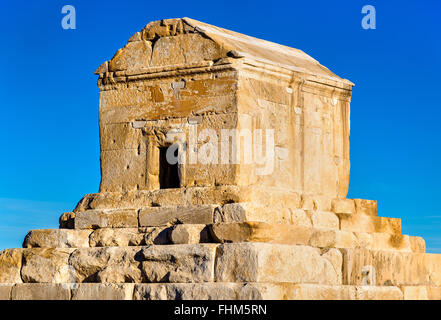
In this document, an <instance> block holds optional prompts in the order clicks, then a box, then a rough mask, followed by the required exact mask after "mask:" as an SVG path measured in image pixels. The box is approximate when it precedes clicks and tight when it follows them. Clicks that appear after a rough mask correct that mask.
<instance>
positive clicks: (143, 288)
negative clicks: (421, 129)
mask: <svg viewBox="0 0 441 320" xmlns="http://www.w3.org/2000/svg"><path fill="white" fill-rule="evenodd" d="M240 286H241V285H240V284H239V285H238V284H236V283H164V284H162V283H149V284H144V283H143V284H136V285H135V291H134V296H133V299H134V300H235V299H237V291H238V290H239V288H240Z"/></svg>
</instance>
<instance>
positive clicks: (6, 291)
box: [0, 283, 14, 300]
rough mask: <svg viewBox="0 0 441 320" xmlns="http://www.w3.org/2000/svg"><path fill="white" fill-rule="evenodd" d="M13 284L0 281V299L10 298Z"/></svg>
mask: <svg viewBox="0 0 441 320" xmlns="http://www.w3.org/2000/svg"><path fill="white" fill-rule="evenodd" d="M13 286H14V285H13V284H8V283H0V300H10V299H11V291H12V287H13Z"/></svg>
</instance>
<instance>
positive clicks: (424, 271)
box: [340, 249, 441, 286]
mask: <svg viewBox="0 0 441 320" xmlns="http://www.w3.org/2000/svg"><path fill="white" fill-rule="evenodd" d="M340 251H341V252H342V254H343V284H349V285H361V284H362V283H363V279H364V277H365V275H364V272H363V270H364V268H365V267H367V266H369V268H371V269H372V270H373V272H375V276H376V285H379V286H384V285H386V286H388V285H396V286H415V285H431V286H439V285H440V284H441V268H440V265H441V258H440V257H439V255H436V254H425V253H413V252H399V251H377V250H367V249H340Z"/></svg>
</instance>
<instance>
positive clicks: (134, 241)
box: [89, 228, 144, 247]
mask: <svg viewBox="0 0 441 320" xmlns="http://www.w3.org/2000/svg"><path fill="white" fill-rule="evenodd" d="M143 241H144V234H143V233H141V232H139V230H138V228H115V229H113V228H102V229H97V230H95V231H93V232H92V233H91V235H90V238H89V243H90V246H91V247H115V246H120V247H127V246H140V245H142V244H143Z"/></svg>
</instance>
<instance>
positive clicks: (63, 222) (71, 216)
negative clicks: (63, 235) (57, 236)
mask: <svg viewBox="0 0 441 320" xmlns="http://www.w3.org/2000/svg"><path fill="white" fill-rule="evenodd" d="M58 222H59V224H60V228H61V229H73V228H74V227H75V212H65V213H63V214H62V215H61V216H60V218H59V220H58Z"/></svg>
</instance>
